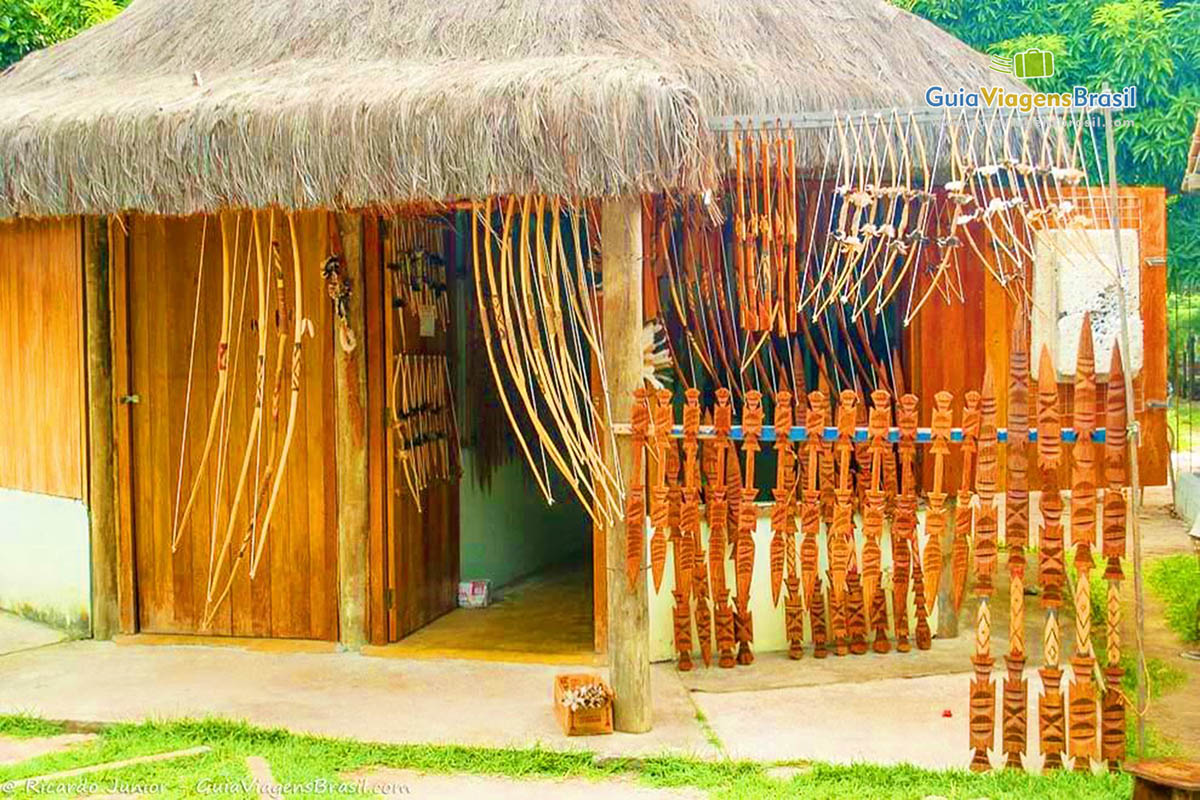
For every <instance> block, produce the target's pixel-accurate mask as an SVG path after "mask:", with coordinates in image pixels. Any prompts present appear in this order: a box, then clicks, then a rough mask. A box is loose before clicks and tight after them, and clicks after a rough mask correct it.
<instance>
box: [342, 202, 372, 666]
mask: <svg viewBox="0 0 1200 800" xmlns="http://www.w3.org/2000/svg"><path fill="white" fill-rule="evenodd" d="M337 224H338V227H339V228H340V233H341V242H342V248H343V251H344V258H343V270H344V272H343V277H344V279H345V280H346V281H348V282H349V285H350V287H351V291H350V296H349V299H348V301H347V303H346V305H347V313H346V317H347V318H346V320H345V324H346V325H347V326H348V327H349V329H350V331H351V332H352V334H353V336H354V339H355V342H356V344H355V347H354V349H353V350H349V351H347V350H346V348H345V347H344V346H342V345H337V346H335V347H334V349H333V353H334V382H333V385H334V398H335V404H334V407H335V412H336V413H335V422H334V431H335V434H334V435H335V446H336V448H337V529H338V530H337V532H338V537H337V541H338V600H339V602H338V623H339V633H338V639H339V641H341V643H342V644H344V645H346V646H347V647H350V648H353V649H358V648H360V647H362V645H363V644H365V643H366V641H367V638H368V630H367V602H368V601H367V570H368V566H367V564H368V559H367V547H368V540H369V539H370V534H371V519H370V503H371V500H370V489H369V486H370V475H369V470H368V465H367V461H368V454H367V334H366V315H365V310H364V305H365V304H364V302H363V291H362V288H361V287H363V286H364V285H365V281H364V280H363V278H364V263H363V220H362V217H361V216H359V215H358V214H338V215H337ZM336 327H337V326H336V325H335V330H334V332H333V333H334V337H335V338H337V336H338V333H337V330H336Z"/></svg>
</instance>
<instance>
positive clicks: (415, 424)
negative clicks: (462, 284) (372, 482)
mask: <svg viewBox="0 0 1200 800" xmlns="http://www.w3.org/2000/svg"><path fill="white" fill-rule="evenodd" d="M395 360H396V363H395V367H394V370H393V373H392V385H391V392H390V394H391V397H390V399H389V401H388V402H389V406H388V410H389V411H390V413H391V415H392V432H393V439H392V441H393V450H394V452H395V457H396V459H397V460H398V461H399V462H400V471H401V472H402V473H403V474H404V481H405V485H406V486H407V487H408V491H409V497H410V498H411V499H412V501H413V504H414V505H415V507H416V510H417V513H418V514H419V513H421V512H422V505H421V497H422V494H423V492H424V491H425V489H426V488H427V487H428V486H429V484H430V482H431V481H435V480H439V481H449V480H457V478H458V476H459V474H460V471H461V467H462V456H461V453H460V444H459V438H458V423H457V420H456V419H455V411H454V389H453V386H452V384H451V382H450V368H449V365H448V363H447V361H446V357H445V356H433V355H429V356H426V355H408V354H400V355H397V356H395Z"/></svg>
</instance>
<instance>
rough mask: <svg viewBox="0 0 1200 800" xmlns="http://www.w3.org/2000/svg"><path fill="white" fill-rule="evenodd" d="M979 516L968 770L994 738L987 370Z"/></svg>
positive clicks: (976, 766) (991, 395)
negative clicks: (977, 604)
mask: <svg viewBox="0 0 1200 800" xmlns="http://www.w3.org/2000/svg"><path fill="white" fill-rule="evenodd" d="M976 485H977V488H978V490H979V512H978V514H977V516H976V518H975V575H976V582H975V596H976V597H978V598H979V610H978V612H977V614H976V618H975V655H974V656H973V657H972V659H971V662H972V664H974V666H975V678H974V680H972V681H971V747H972V748H973V749H974V750H975V755H974V757H973V758H972V759H971V769H972V770H974V771H976V772H980V771H984V770H988V769H990V768H991V762H990V761H989V760H988V750H990V749H991V748H992V746H993V744H994V743H995V738H996V684H995V683H994V682H993V681H992V663H993V659H992V654H991V640H992V613H991V603H990V600H991V596H992V574H993V573H994V572H995V569H996V392H995V386H994V383H993V381H992V368H991V365H990V364H989V365H988V366H987V367H986V368H985V371H984V375H983V392H982V394H981V396H980V426H979V470H978V476H977V483H976Z"/></svg>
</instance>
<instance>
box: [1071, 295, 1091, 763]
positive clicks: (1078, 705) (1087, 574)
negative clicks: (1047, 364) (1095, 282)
mask: <svg viewBox="0 0 1200 800" xmlns="http://www.w3.org/2000/svg"><path fill="white" fill-rule="evenodd" d="M1095 363H1096V359H1095V348H1094V346H1093V344H1092V322H1091V316H1090V315H1089V314H1087V313H1084V315H1083V323H1082V326H1081V328H1080V332H1079V347H1078V349H1077V350H1076V355H1075V397H1074V412H1073V415H1072V416H1073V425H1074V428H1075V436H1076V439H1075V446H1074V448H1073V449H1072V455H1073V456H1074V458H1073V459H1072V469H1071V544H1072V545H1074V547H1075V576H1076V577H1075V598H1074V599H1075V655H1074V657H1073V658H1072V659H1071V676H1072V677H1071V685H1070V689H1069V691H1070V699H1069V702H1068V704H1067V708H1068V724H1067V727H1068V734H1069V735H1068V740H1067V741H1068V747H1069V753H1070V755H1071V756H1072V757H1073V758H1074V759H1075V771H1076V772H1090V771H1091V769H1092V759H1093V758H1095V757H1096V756H1097V747H1096V732H1097V725H1096V685H1095V683H1093V682H1092V667H1093V666H1094V665H1095V657H1094V655H1093V652H1092V593H1091V587H1092V582H1091V571H1092V566H1093V561H1092V547H1094V546H1095V544H1096V445H1095V444H1094V443H1093V442H1092V433H1093V431H1095V429H1096V369H1095Z"/></svg>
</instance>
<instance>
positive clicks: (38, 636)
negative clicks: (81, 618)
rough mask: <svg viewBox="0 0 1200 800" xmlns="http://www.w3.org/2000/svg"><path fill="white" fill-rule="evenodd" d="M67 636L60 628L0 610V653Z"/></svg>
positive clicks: (42, 643)
mask: <svg viewBox="0 0 1200 800" xmlns="http://www.w3.org/2000/svg"><path fill="white" fill-rule="evenodd" d="M67 638H68V637H67V634H65V633H63V632H62V631H60V630H57V629H55V628H51V627H49V626H47V625H42V624H40V623H37V622H33V621H31V620H27V619H25V618H23V617H18V616H17V615H16V614H10V613H8V612H7V611H0V655H4V654H6V653H16V652H18V651H20V650H31V649H33V648H35V647H45V646H46V645H48V644H55V643H57V642H61V641H64V640H66V639H67Z"/></svg>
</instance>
